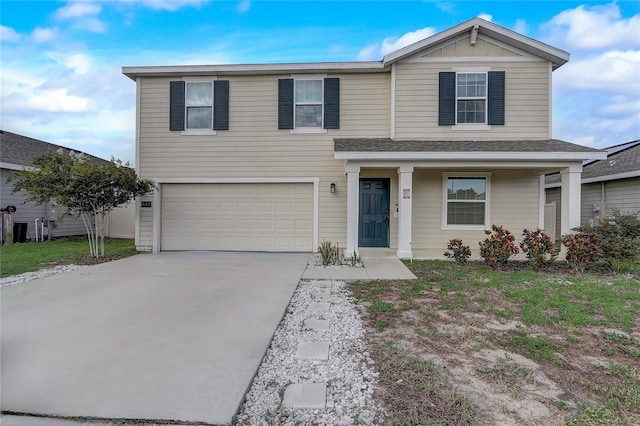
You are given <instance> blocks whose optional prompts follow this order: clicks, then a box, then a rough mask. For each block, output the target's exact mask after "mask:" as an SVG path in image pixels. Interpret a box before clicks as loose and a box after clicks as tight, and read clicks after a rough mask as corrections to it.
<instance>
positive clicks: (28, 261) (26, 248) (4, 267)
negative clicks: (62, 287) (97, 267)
mask: <svg viewBox="0 0 640 426" xmlns="http://www.w3.org/2000/svg"><path fill="white" fill-rule="evenodd" d="M104 250H105V254H106V256H105V257H104V258H101V259H99V260H96V259H95V258H93V257H91V256H90V255H89V243H88V241H87V237H71V238H60V239H57V240H54V241H44V242H39V243H35V242H30V243H20V244H12V245H5V246H0V278H4V277H8V276H12V275H18V274H22V273H25V272H33V271H37V270H40V269H44V268H51V267H54V266H57V265H70V264H76V265H93V264H96V263H101V262H107V261H111V260H114V259H119V258H122V257H128V256H132V255H134V254H137V251H136V247H135V244H134V241H133V240H132V239H120V238H105V240H104Z"/></svg>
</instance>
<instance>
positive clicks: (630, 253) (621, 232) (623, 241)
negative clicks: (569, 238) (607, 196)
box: [577, 209, 640, 266]
mask: <svg viewBox="0 0 640 426" xmlns="http://www.w3.org/2000/svg"><path fill="white" fill-rule="evenodd" d="M639 214H640V213H638V212H636V213H626V214H623V213H620V210H618V209H613V210H611V211H610V212H609V215H608V218H607V219H603V220H602V221H601V222H600V224H599V225H598V226H595V227H589V226H584V227H581V228H577V229H578V231H589V232H594V233H595V234H596V235H597V236H598V239H599V243H598V247H599V248H600V255H601V257H602V258H603V259H604V260H606V261H607V262H608V263H609V265H611V266H613V261H614V260H618V261H625V260H628V261H637V260H638V255H639V254H640V218H639V217H638V216H639Z"/></svg>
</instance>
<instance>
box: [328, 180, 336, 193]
mask: <svg viewBox="0 0 640 426" xmlns="http://www.w3.org/2000/svg"><path fill="white" fill-rule="evenodd" d="M329 192H331V193H332V194H335V192H336V184H335V183H333V182H332V183H331V186H329Z"/></svg>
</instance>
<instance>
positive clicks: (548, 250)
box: [520, 228, 558, 270]
mask: <svg viewBox="0 0 640 426" xmlns="http://www.w3.org/2000/svg"><path fill="white" fill-rule="evenodd" d="M520 248H521V249H522V252H523V253H526V255H527V259H529V265H530V266H531V267H532V268H533V269H535V270H538V269H540V266H542V265H544V264H545V263H548V262H553V261H554V260H556V258H557V257H558V249H557V248H556V246H555V244H554V243H553V240H552V239H551V237H550V236H549V235H548V234H547V233H546V232H544V231H543V230H541V229H540V228H538V229H536V230H535V231H529V230H527V229H525V230H523V231H522V241H521V242H520Z"/></svg>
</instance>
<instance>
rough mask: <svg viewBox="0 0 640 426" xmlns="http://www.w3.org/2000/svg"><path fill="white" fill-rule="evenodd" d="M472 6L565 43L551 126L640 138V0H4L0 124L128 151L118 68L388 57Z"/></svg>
mask: <svg viewBox="0 0 640 426" xmlns="http://www.w3.org/2000/svg"><path fill="white" fill-rule="evenodd" d="M474 16H481V17H483V18H485V19H488V20H491V21H493V22H494V23H496V24H498V25H502V26H504V27H506V28H509V29H512V30H515V31H518V32H520V33H523V34H525V35H527V36H529V37H533V38H535V39H538V40H540V41H543V42H546V43H548V44H551V45H552V46H554V47H557V48H560V49H563V50H566V51H567V52H569V53H571V61H570V62H569V63H568V64H567V65H564V66H563V67H561V68H560V69H558V70H557V71H555V72H554V74H553V78H554V90H553V99H554V103H553V108H554V114H553V137H554V138H558V139H563V140H566V141H570V142H574V143H579V144H582V145H586V146H591V147H597V148H601V147H606V146H610V145H615V144H618V143H623V142H627V141H630V140H634V139H638V138H640V2H638V1H617V2H598V1H582V2H574V1H535V2H534V1H483V2H481V1H329V2H315V1H283V2H272V1H260V0H257V1H256V0H253V1H247V0H243V1H207V0H178V1H176V0H144V1H143V0H112V1H29V0H27V1H25V0H22V1H6V0H1V1H0V24H1V28H0V43H1V49H0V60H1V63H2V65H1V70H0V85H1V86H0V96H1V108H2V110H1V123H0V125H1V127H2V129H4V130H8V131H11V132H15V133H20V134H23V135H26V136H30V137H35V138H38V139H42V140H45V141H48V142H53V143H57V144H60V145H64V146H67V147H69V148H73V149H77V150H81V151H85V152H88V153H90V154H93V155H97V156H100V157H103V158H107V159H109V158H110V157H111V156H114V157H116V158H120V159H122V160H123V161H130V162H131V163H134V152H135V149H134V146H135V83H134V82H133V81H131V80H129V79H128V78H127V77H125V76H124V75H123V74H122V67H123V66H136V65H180V64H222V63H271V62H308V61H312V62H331V61H355V60H380V59H381V58H382V56H383V55H385V54H387V53H389V52H391V51H393V50H396V49H398V48H401V47H403V46H405V45H407V44H410V43H412V42H415V41H418V40H420V39H422V38H425V37H428V36H430V35H432V34H435V33H436V32H439V31H443V30H445V29H447V28H450V27H452V26H454V25H457V24H458V23H460V22H463V21H465V20H467V19H470V18H472V17H474Z"/></svg>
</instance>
